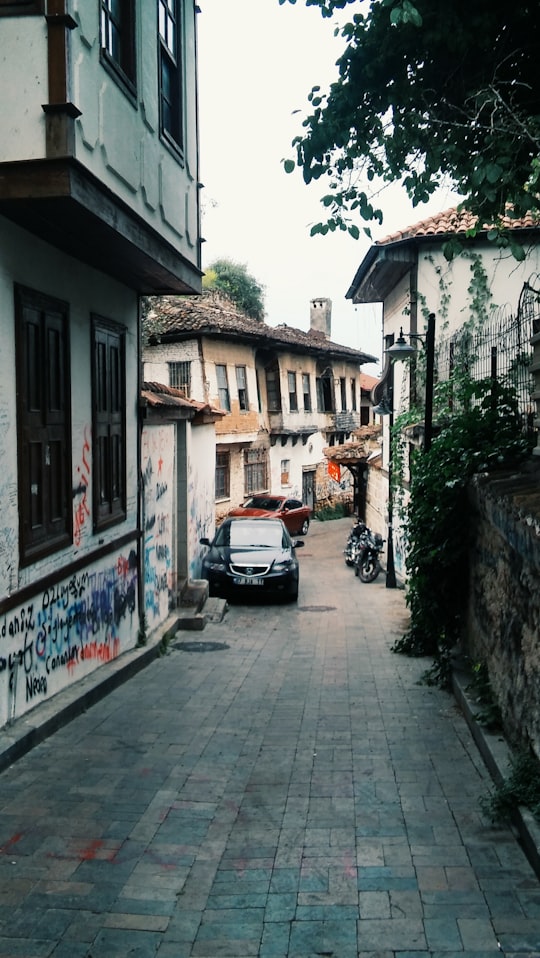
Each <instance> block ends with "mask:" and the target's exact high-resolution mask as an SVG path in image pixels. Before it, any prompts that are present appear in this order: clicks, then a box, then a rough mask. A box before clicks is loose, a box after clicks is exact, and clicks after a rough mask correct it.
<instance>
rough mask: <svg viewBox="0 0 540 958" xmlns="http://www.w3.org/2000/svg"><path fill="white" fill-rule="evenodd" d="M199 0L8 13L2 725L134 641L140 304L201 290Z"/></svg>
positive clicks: (140, 559)
mask: <svg viewBox="0 0 540 958" xmlns="http://www.w3.org/2000/svg"><path fill="white" fill-rule="evenodd" d="M195 9H196V8H195V4H194V3H192V2H188V0H185V2H180V0H178V2H172V3H171V2H168V3H165V2H164V0H155V2H151V3H147V2H143V0H127V2H126V3H122V4H117V3H113V2H112V0H48V2H47V3H45V2H44V0H31V2H17V0H13V2H10V3H7V4H5V3H3V4H1V5H0V24H1V30H2V49H3V54H2V58H1V62H0V86H1V88H2V89H3V91H4V108H3V111H2V118H1V119H0V129H1V131H2V136H1V137H0V174H1V175H0V304H1V311H0V324H1V329H2V343H3V346H2V351H1V353H0V456H1V458H2V465H3V468H2V478H1V480H0V501H1V503H2V522H1V527H0V726H1V725H5V724H6V723H7V722H9V721H11V720H13V719H15V718H17V717H19V716H20V715H22V714H24V713H25V712H27V711H28V710H29V709H31V708H34V707H35V706H38V705H40V704H41V703H43V702H44V701H46V700H47V699H48V698H49V697H50V696H51V695H53V694H55V693H56V692H58V691H61V690H62V689H64V688H66V687H67V686H69V685H71V684H72V683H74V682H77V681H78V680H79V679H81V678H83V677H84V676H85V675H86V674H88V673H89V672H90V671H92V670H93V669H95V668H97V667H98V666H99V665H100V664H101V663H103V662H106V661H109V660H111V659H112V658H115V657H116V656H118V655H119V654H121V653H122V652H123V651H125V650H127V649H129V648H131V647H133V646H134V645H135V644H136V642H137V640H138V637H139V634H140V631H141V627H142V615H143V609H144V579H145V573H144V550H143V549H142V547H141V540H142V533H143V530H142V528H141V513H142V509H141V499H140V482H139V478H140V476H139V464H140V458H141V429H140V418H139V406H140V392H141V376H140V323H139V303H140V297H141V295H142V294H150V293H153V294H158V293H182V294H194V293H198V292H199V291H200V287H201V270H200V238H199V202H198V143H197V123H196V102H197V98H196V59H195V58H196V45H195V19H196V17H195Z"/></svg>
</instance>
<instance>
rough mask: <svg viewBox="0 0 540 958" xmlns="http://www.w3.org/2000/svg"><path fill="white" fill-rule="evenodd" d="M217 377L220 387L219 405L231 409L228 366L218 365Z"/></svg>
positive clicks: (228, 410)
mask: <svg viewBox="0 0 540 958" xmlns="http://www.w3.org/2000/svg"><path fill="white" fill-rule="evenodd" d="M216 379H217V387H218V396H219V405H220V406H221V408H222V409H225V410H226V411H227V412H230V411H231V400H230V396H229V382H228V379H227V367H226V366H220V365H216Z"/></svg>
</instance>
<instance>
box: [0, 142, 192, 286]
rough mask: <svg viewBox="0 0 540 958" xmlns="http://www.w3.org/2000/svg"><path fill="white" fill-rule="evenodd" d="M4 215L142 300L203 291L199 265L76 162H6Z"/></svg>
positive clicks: (1, 191) (1, 183)
mask: <svg viewBox="0 0 540 958" xmlns="http://www.w3.org/2000/svg"><path fill="white" fill-rule="evenodd" d="M0 215H2V216H5V217H6V218H7V219H9V220H11V221H12V222H14V223H16V224H17V225H18V226H20V227H22V228H23V229H25V230H28V231H29V232H30V233H32V234H33V235H34V236H38V237H39V238H40V239H43V240H45V241H46V242H47V243H51V244H52V245H53V246H55V247H56V248H57V249H60V250H62V252H64V253H67V254H69V255H70V256H73V257H75V258H76V259H78V260H80V261H81V262H83V263H86V264H87V265H88V266H91V267H94V268H95V269H98V270H100V271H101V272H104V273H106V274H108V275H109V276H112V277H113V278H114V279H116V280H118V281H119V282H122V283H124V284H125V285H127V286H128V287H130V288H131V289H134V290H136V291H137V292H138V293H140V294H142V295H148V296H151V295H170V294H180V295H189V294H195V293H200V291H201V277H202V271H201V270H200V269H199V268H198V266H194V265H193V263H191V262H189V261H188V260H187V259H185V258H184V257H182V256H181V255H180V254H179V253H178V251H177V250H175V249H174V247H173V246H171V245H170V244H168V243H167V242H166V241H165V240H164V239H163V237H161V236H160V235H159V234H158V233H156V232H155V231H154V230H153V229H152V228H151V227H150V226H149V224H148V223H146V222H145V220H144V219H143V218H142V217H140V216H138V215H137V214H136V213H135V212H134V211H133V210H132V209H130V208H129V207H128V206H127V205H126V204H124V203H123V202H122V201H121V200H119V199H118V197H116V196H115V195H114V194H113V193H112V192H110V191H109V190H107V188H106V187H105V186H104V185H103V184H102V183H100V182H99V180H97V179H96V178H95V177H94V176H92V174H90V173H89V172H88V170H86V169H85V168H84V167H83V166H81V165H80V164H79V163H77V162H75V161H74V160H70V159H55V160H34V161H24V162H20V163H2V164H0Z"/></svg>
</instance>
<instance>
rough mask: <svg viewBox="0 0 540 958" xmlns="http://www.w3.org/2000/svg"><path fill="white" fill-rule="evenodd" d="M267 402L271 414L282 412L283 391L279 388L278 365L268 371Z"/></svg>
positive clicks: (270, 367)
mask: <svg viewBox="0 0 540 958" xmlns="http://www.w3.org/2000/svg"><path fill="white" fill-rule="evenodd" d="M266 401H267V403H268V411H269V412H281V391H280V388H279V366H278V365H277V363H275V364H273V365H272V366H269V367H268V368H267V370H266Z"/></svg>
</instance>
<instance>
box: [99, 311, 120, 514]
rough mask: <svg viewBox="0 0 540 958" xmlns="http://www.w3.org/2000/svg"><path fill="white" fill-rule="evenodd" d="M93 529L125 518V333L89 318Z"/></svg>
mask: <svg viewBox="0 0 540 958" xmlns="http://www.w3.org/2000/svg"><path fill="white" fill-rule="evenodd" d="M92 358H93V362H92V413H93V447H92V456H93V466H94V469H93V471H94V528H95V529H103V528H106V527H107V526H110V525H114V524H115V523H117V522H121V521H122V520H123V519H125V517H126V422H125V412H124V410H125V407H126V396H125V392H126V389H125V331H124V329H123V328H122V327H120V326H117V325H116V324H113V323H109V322H108V321H107V320H104V319H101V318H98V317H95V316H94V317H92Z"/></svg>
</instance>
